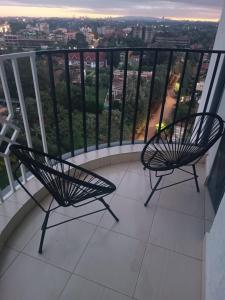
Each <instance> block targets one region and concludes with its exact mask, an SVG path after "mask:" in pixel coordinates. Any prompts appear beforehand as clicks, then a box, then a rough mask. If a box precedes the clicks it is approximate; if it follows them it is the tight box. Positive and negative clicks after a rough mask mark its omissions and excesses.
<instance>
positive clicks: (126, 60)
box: [120, 51, 128, 146]
mask: <svg viewBox="0 0 225 300" xmlns="http://www.w3.org/2000/svg"><path fill="white" fill-rule="evenodd" d="M127 65H128V51H126V52H125V60H124V73H123V96H122V112H121V121H120V146H121V145H122V143H123V128H124V113H125V102H126V91H127Z"/></svg>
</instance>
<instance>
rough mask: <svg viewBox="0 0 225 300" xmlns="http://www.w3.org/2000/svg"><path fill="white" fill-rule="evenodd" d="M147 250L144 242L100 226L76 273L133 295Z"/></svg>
mask: <svg viewBox="0 0 225 300" xmlns="http://www.w3.org/2000/svg"><path fill="white" fill-rule="evenodd" d="M144 250H145V247H144V245H143V244H142V243H141V242H139V241H137V240H135V239H132V238H129V237H126V236H123V235H120V234H118V233H114V232H111V231H108V230H105V229H100V228H99V229H98V230H97V231H96V232H95V234H94V236H93V238H92V239H91V242H90V243H89V245H88V247H87V249H86V250H85V253H84V255H83V256H82V258H81V261H80V262H79V264H78V266H77V268H76V269H75V273H76V274H80V275H81V276H84V277H85V278H87V279H90V280H93V281H95V282H98V283H100V284H103V285H105V286H107V287H109V288H112V289H114V290H117V291H119V292H121V293H124V294H126V295H128V296H131V295H132V293H133V292H134V288H135V283H136V280H137V278H138V274H139V271H140V267H141V261H142V258H143V255H144Z"/></svg>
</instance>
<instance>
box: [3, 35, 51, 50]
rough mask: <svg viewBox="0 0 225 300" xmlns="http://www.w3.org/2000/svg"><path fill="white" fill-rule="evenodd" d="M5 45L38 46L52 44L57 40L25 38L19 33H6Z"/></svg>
mask: <svg viewBox="0 0 225 300" xmlns="http://www.w3.org/2000/svg"><path fill="white" fill-rule="evenodd" d="M4 41H5V45H6V46H7V47H21V48H30V49H32V48H38V47H44V46H52V45H54V43H55V41H52V40H49V39H41V38H32V37H31V38H24V37H23V36H20V35H17V34H5V35H4Z"/></svg>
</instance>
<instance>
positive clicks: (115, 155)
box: [0, 144, 144, 250]
mask: <svg viewBox="0 0 225 300" xmlns="http://www.w3.org/2000/svg"><path fill="white" fill-rule="evenodd" d="M143 147H144V145H143V144H136V145H125V146H118V147H111V148H105V149H101V150H96V151H91V152H88V153H84V154H80V155H77V156H75V157H72V158H70V159H68V161H69V162H71V163H74V164H76V165H80V166H82V167H84V168H87V169H89V170H93V169H98V168H101V167H104V166H109V165H114V164H119V163H124V162H130V161H137V160H140V153H141V151H142V149H143ZM25 186H26V188H27V189H28V190H29V192H30V193H31V194H32V195H33V196H34V197H35V198H36V199H37V200H38V201H41V200H43V199H44V198H45V197H46V196H47V194H48V192H47V190H46V189H45V188H44V187H43V185H42V184H41V183H40V182H39V181H38V180H37V179H36V178H34V177H32V178H31V179H30V180H28V181H27V182H26V183H25ZM34 206H35V203H34V201H33V200H32V199H31V198H30V197H29V195H27V193H26V192H25V191H24V190H23V189H18V190H17V191H15V192H14V193H13V194H12V195H11V196H10V197H9V198H8V199H7V201H4V203H2V204H1V205H0V250H1V248H2V246H3V245H4V243H5V242H6V240H7V239H8V237H9V236H10V234H11V233H12V232H13V230H14V229H15V228H16V227H17V226H18V224H19V223H20V222H21V221H22V220H23V218H24V217H25V215H26V214H28V213H29V211H30V210H31V209H32V208H33V207H34Z"/></svg>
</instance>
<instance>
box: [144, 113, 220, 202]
mask: <svg viewBox="0 0 225 300" xmlns="http://www.w3.org/2000/svg"><path fill="white" fill-rule="evenodd" d="M207 118H208V120H207ZM191 119H193V121H194V122H193V124H192V125H191V126H190V123H189V121H190V120H191ZM196 119H198V120H197V121H196ZM176 124H183V125H184V127H183V132H181V131H182V130H180V134H182V136H180V137H179V138H177V137H175V138H174V137H173V135H174V132H175V125H176ZM204 126H206V127H207V128H205V131H204V132H203V130H202V129H203V128H204ZM188 131H189V132H188ZM223 133H224V121H223V120H222V118H221V117H220V116H218V115H216V114H212V113H196V114H192V115H190V116H188V117H185V118H182V119H179V120H177V121H176V122H174V123H171V124H169V125H168V126H166V127H165V128H163V129H162V130H160V131H159V132H157V133H156V134H155V135H154V136H153V137H152V138H151V139H150V140H149V141H148V143H147V144H146V145H145V147H144V149H143V150H142V153H141V161H142V164H143V165H144V169H148V170H149V178H150V187H151V190H152V191H151V193H150V195H149V197H148V199H147V200H146V202H145V204H144V205H145V206H147V205H148V203H149V201H150V200H151V198H152V196H153V195H154V193H155V192H156V191H159V190H162V189H166V188H169V187H172V186H175V185H177V184H181V183H183V182H186V181H190V180H195V185H196V189H197V192H200V189H199V184H198V175H197V172H196V164H197V163H198V162H199V160H200V159H201V158H202V157H203V156H204V154H205V153H206V152H207V151H208V150H209V149H210V148H211V147H212V146H213V145H214V143H215V142H216V141H217V140H218V139H219V138H220V137H221V136H222V135H223ZM211 134H212V136H211ZM162 135H164V137H163V138H162ZM185 135H186V136H185ZM160 142H161V144H160ZM178 144H179V145H178ZM177 145H178V146H177ZM199 145H200V146H201V147H199ZM198 147H199V149H198ZM160 150H161V151H165V153H166V155H165V154H164V153H163V154H160ZM146 153H147V155H146ZM177 153H178V155H177V157H176V154H177ZM157 155H158V158H157V159H156V156H157ZM185 156H186V157H185ZM154 159H155V162H154V163H152V164H151V162H153V161H154ZM166 159H167V160H168V161H166ZM184 166H191V167H192V172H191V171H187V170H184V169H183V168H182V167H184ZM175 169H179V170H181V171H183V172H185V173H188V174H190V175H192V176H191V177H189V178H187V179H185V180H180V181H178V182H175V183H172V184H168V185H165V186H162V187H159V185H160V183H161V181H162V179H163V177H165V176H168V175H171V174H172V173H173V172H174V170H175ZM166 171H169V172H167V173H165V172H166ZM152 172H155V177H156V178H157V181H156V183H155V185H154V186H153V183H152ZM163 172H164V173H163Z"/></svg>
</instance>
